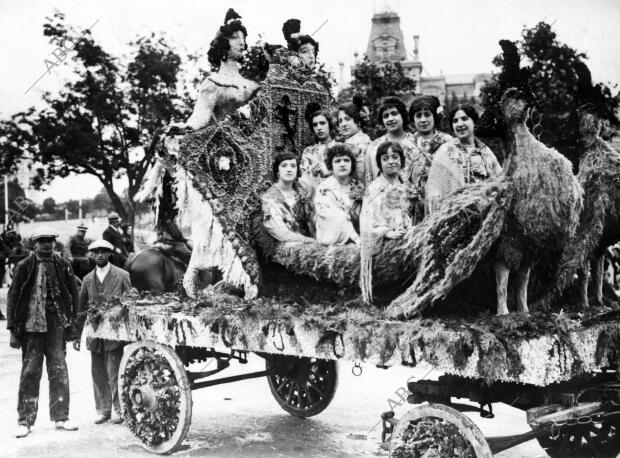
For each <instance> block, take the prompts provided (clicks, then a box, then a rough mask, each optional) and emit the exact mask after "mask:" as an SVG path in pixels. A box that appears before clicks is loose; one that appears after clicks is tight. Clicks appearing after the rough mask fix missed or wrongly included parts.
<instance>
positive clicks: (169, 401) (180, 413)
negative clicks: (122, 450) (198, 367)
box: [118, 341, 192, 454]
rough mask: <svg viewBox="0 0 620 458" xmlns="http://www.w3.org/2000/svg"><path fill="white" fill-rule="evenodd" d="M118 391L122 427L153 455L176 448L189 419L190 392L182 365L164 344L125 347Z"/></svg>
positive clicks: (141, 344)
mask: <svg viewBox="0 0 620 458" xmlns="http://www.w3.org/2000/svg"><path fill="white" fill-rule="evenodd" d="M118 392H119V398H120V403H121V410H122V415H123V420H124V421H125V425H127V427H128V428H129V430H130V431H131V432H132V433H134V435H136V436H137V437H138V438H139V439H140V440H141V441H142V443H143V445H144V447H145V448H146V449H147V450H149V451H151V452H154V453H159V454H165V453H172V452H174V451H175V450H177V449H178V448H179V446H180V445H181V443H182V442H183V440H184V439H185V436H186V435H187V430H188V429H189V425H190V422H191V419H192V392H191V388H190V383H189V379H188V377H187V373H186V372H185V368H184V366H183V362H182V361H181V359H180V358H179V357H178V355H177V354H176V353H175V352H174V350H173V349H172V348H170V347H169V346H167V345H161V344H158V343H155V342H148V341H145V342H135V343H132V344H130V345H128V346H127V347H126V348H125V352H124V354H123V359H122V360H121V365H120V369H119V378H118Z"/></svg>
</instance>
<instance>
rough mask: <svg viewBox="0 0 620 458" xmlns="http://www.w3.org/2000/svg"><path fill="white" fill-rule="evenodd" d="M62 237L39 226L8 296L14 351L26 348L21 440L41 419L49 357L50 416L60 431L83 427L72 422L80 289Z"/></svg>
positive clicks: (20, 400)
mask: <svg viewBox="0 0 620 458" xmlns="http://www.w3.org/2000/svg"><path fill="white" fill-rule="evenodd" d="M57 237H58V234H57V233H56V231H54V230H53V229H51V228H49V227H45V226H42V227H39V228H37V229H36V230H35V231H34V234H33V235H32V240H33V242H34V252H32V253H31V254H30V255H28V257H26V258H25V259H23V260H22V261H20V262H19V264H17V267H16V268H15V272H14V274H13V282H12V283H11V286H10V288H9V292H8V295H7V318H8V321H7V328H8V329H9V330H10V331H11V342H10V345H11V347H12V348H20V347H21V349H22V372H21V377H20V380H19V394H18V402H17V413H18V417H19V418H18V424H19V426H18V428H17V431H16V433H15V436H16V437H25V436H27V435H28V434H29V433H30V427H31V426H32V425H33V424H34V422H35V420H36V417H37V410H38V402H39V384H40V381H41V374H42V371H43V357H45V359H46V365H47V377H48V380H49V386H50V418H51V420H52V421H54V422H55V424H56V429H64V430H67V431H74V430H76V429H78V427H77V426H76V425H74V424H73V423H72V422H71V421H69V375H68V373H67V364H66V362H65V353H66V347H65V341H66V340H72V339H73V332H72V330H73V329H74V328H73V324H74V318H75V313H76V309H77V300H78V290H77V284H76V281H75V276H74V275H73V269H71V264H70V263H69V262H68V261H67V260H66V259H63V258H62V257H61V256H59V255H58V254H55V253H54V252H53V250H54V242H55V240H56V238H57Z"/></svg>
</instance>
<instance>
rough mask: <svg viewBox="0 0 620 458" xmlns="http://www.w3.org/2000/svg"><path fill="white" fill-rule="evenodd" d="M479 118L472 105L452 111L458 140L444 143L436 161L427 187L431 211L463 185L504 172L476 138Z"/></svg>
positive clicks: (454, 130) (486, 147)
mask: <svg viewBox="0 0 620 458" xmlns="http://www.w3.org/2000/svg"><path fill="white" fill-rule="evenodd" d="M478 119H479V116H478V112H477V111H476V109H475V108H474V107H473V106H471V105H458V106H457V107H456V108H454V109H453V110H452V111H451V112H450V116H449V120H450V124H451V126H452V131H453V132H454V134H455V135H456V138H454V139H452V140H450V141H448V142H446V143H444V144H443V145H442V146H441V147H440V148H439V149H438V150H437V153H435V157H434V158H433V163H432V165H431V169H430V171H429V175H428V183H427V185H426V197H427V205H428V209H429V212H431V213H432V212H433V211H435V210H437V209H438V208H439V206H440V205H441V201H442V200H443V199H444V197H446V196H447V195H449V194H452V193H453V192H455V191H457V190H458V189H460V188H462V187H463V186H466V185H468V184H472V183H479V182H481V181H485V180H488V179H490V178H493V177H495V176H497V175H499V174H500V173H501V171H502V167H501V165H499V162H498V161H497V158H496V157H495V155H494V154H493V152H492V151H491V150H490V149H489V147H488V146H486V145H485V144H484V143H482V142H481V141H480V140H479V139H477V138H476V137H475V135H474V127H475V125H476V123H477V122H478Z"/></svg>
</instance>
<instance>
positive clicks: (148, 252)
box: [125, 247, 187, 294]
mask: <svg viewBox="0 0 620 458" xmlns="http://www.w3.org/2000/svg"><path fill="white" fill-rule="evenodd" d="M186 269H187V265H186V264H185V263H183V262H182V261H181V260H180V259H176V258H174V257H171V256H168V255H167V254H166V253H164V252H163V251H162V250H160V249H158V248H155V247H149V248H145V249H143V250H141V251H139V252H138V253H137V254H136V255H133V256H130V257H129V259H128V260H127V263H126V264H125V270H126V271H128V272H129V277H130V279H131V284H132V286H133V287H134V288H136V289H137V290H138V291H150V292H152V293H155V294H161V293H169V292H172V291H174V290H175V288H176V286H177V284H178V283H179V282H180V280H181V279H182V278H183V274H185V270H186Z"/></svg>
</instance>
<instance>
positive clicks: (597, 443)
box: [537, 419, 620, 458]
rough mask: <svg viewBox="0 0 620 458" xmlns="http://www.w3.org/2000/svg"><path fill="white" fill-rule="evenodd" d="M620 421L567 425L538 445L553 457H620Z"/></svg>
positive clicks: (539, 439) (541, 439) (553, 432)
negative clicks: (619, 432)
mask: <svg viewBox="0 0 620 458" xmlns="http://www.w3.org/2000/svg"><path fill="white" fill-rule="evenodd" d="M618 429H620V421H618V420H617V419H616V420H612V421H606V422H597V421H594V420H592V421H591V422H589V423H583V424H575V425H567V424H565V425H563V426H560V427H559V428H554V429H552V431H551V435H549V436H543V437H538V438H537V439H538V443H539V444H540V446H541V447H542V448H543V449H544V450H545V452H547V455H549V456H550V457H551V458H599V457H608V456H609V457H618V456H620V435H618Z"/></svg>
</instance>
